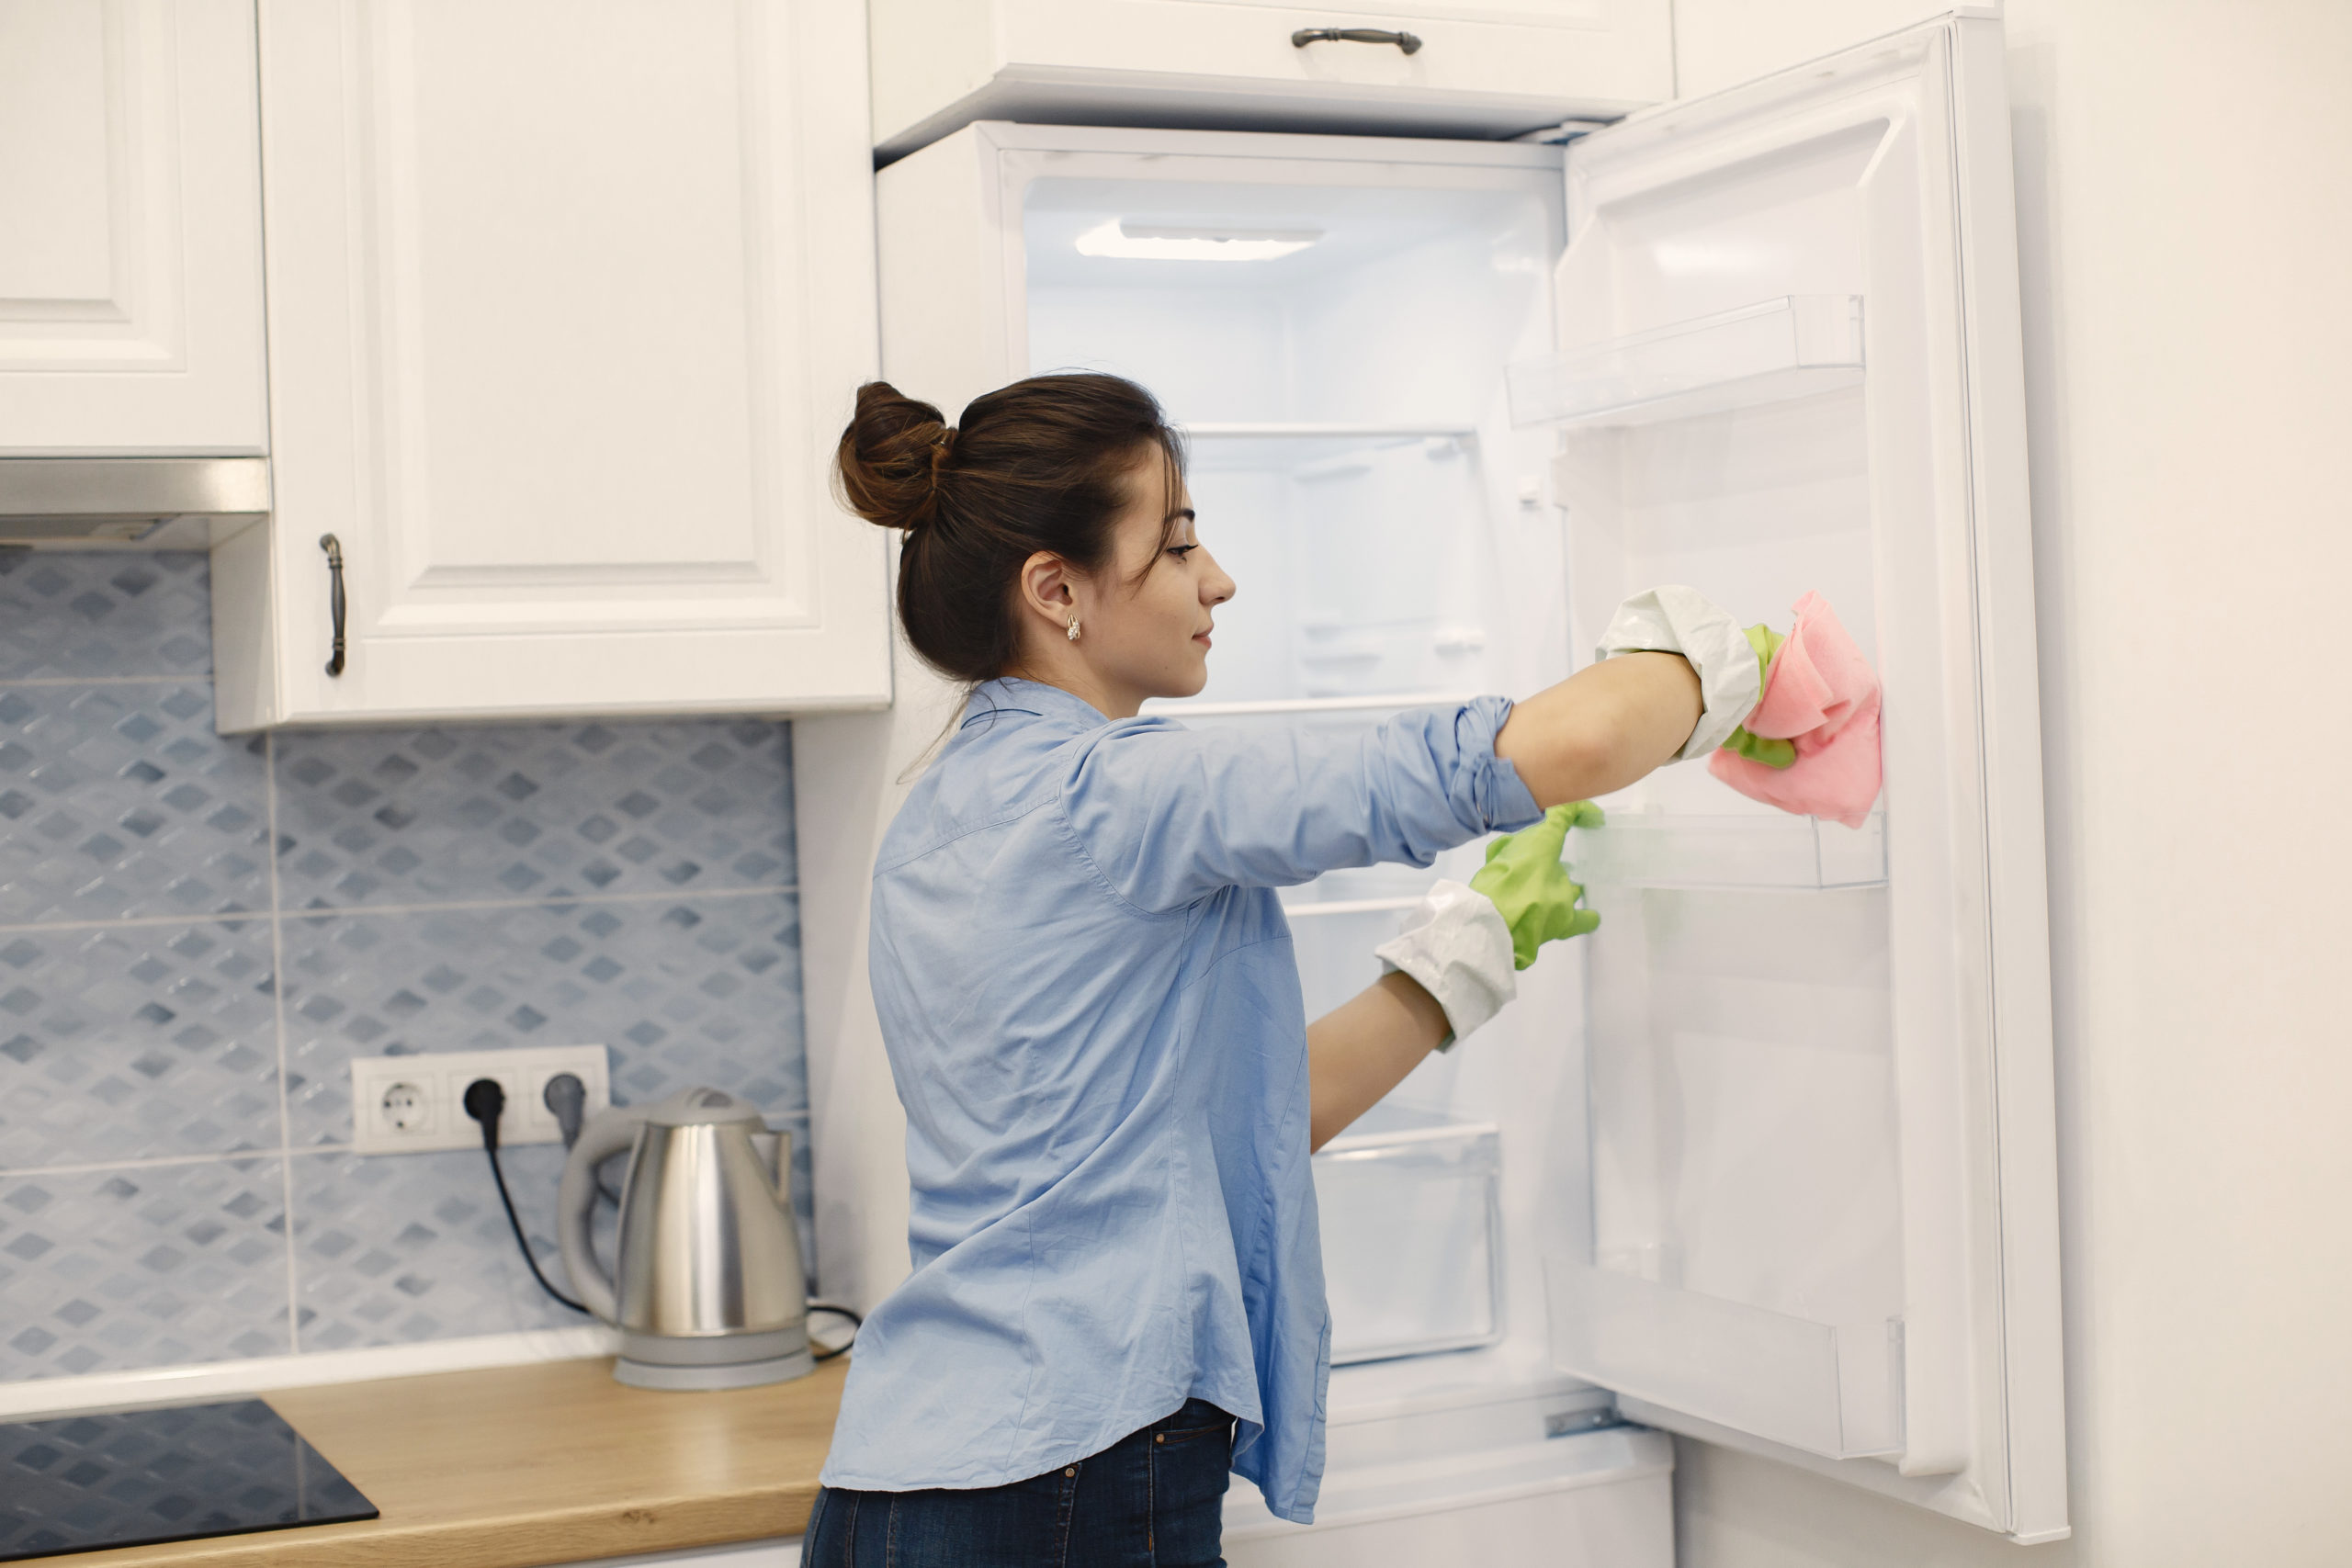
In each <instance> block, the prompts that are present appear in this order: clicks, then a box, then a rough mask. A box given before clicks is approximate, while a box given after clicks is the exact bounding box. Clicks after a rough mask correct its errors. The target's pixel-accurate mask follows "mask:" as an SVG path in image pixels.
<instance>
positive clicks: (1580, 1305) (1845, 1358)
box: [1544, 1258, 1903, 1459]
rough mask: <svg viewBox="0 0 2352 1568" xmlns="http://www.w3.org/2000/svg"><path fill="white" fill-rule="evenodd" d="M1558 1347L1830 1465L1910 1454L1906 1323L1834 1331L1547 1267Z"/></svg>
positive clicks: (1628, 1386) (1629, 1279)
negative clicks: (1906, 1417) (1907, 1444)
mask: <svg viewBox="0 0 2352 1568" xmlns="http://www.w3.org/2000/svg"><path fill="white" fill-rule="evenodd" d="M1544 1280H1545V1283H1546V1284H1547V1285H1548V1286H1549V1288H1550V1294H1551V1311H1552V1333H1553V1337H1554V1343H1555V1345H1557V1346H1559V1347H1560V1348H1562V1349H1563V1351H1564V1352H1565V1353H1566V1355H1568V1356H1571V1357H1573V1358H1574V1359H1576V1360H1577V1361H1578V1362H1579V1363H1581V1364H1583V1365H1586V1366H1589V1367H1591V1368H1593V1369H1595V1370H1596V1371H1599V1372H1600V1373H1602V1374H1604V1375H1605V1379H1606V1382H1607V1383H1608V1386H1610V1387H1611V1388H1613V1389H1615V1390H1616V1391H1617V1392H1618V1393H1623V1394H1630V1395H1632V1396H1633V1397H1634V1398H1636V1399H1645V1400H1649V1401H1652V1402H1653V1403H1656V1404H1668V1405H1671V1406H1673V1407H1674V1408H1675V1409H1677V1410H1686V1411H1689V1412H1690V1413H1691V1415H1694V1416H1700V1417H1702V1419H1705V1420H1710V1421H1717V1422H1721V1423H1722V1424H1724V1426H1728V1427H1737V1428H1739V1429H1740V1430H1741V1431H1744V1432H1751V1433H1754V1434H1755V1435H1756V1436H1758V1437H1759V1438H1770V1439H1771V1440H1772V1441H1774V1442H1779V1443H1786V1444H1788V1445H1789V1446H1790V1447H1791V1448H1794V1449H1802V1450H1804V1451H1805V1452H1807V1453H1813V1454H1819V1455H1821V1456H1822V1457H1823V1458H1825V1459H1860V1458H1864V1457H1868V1456H1871V1455H1879V1454H1889V1453H1895V1452H1898V1451H1900V1450H1901V1449H1902V1447H1903V1408H1902V1354H1903V1325H1902V1324H1901V1323H1900V1322H1879V1323H1865V1324H1860V1325H1844V1326H1840V1325H1830V1324H1825V1323H1815V1322H1811V1321H1809V1320H1807V1319H1804V1318H1800V1317H1792V1316H1789V1315H1787V1314H1781V1313H1776V1312H1769V1311H1766V1310H1765V1309H1763V1308H1761V1307H1754V1306H1748V1305H1745V1304H1743V1303H1739V1302H1727V1301H1718V1300H1715V1299H1713V1298H1711V1297H1707V1296H1701V1295H1694V1294H1692V1293H1691V1292H1687V1291H1675V1290H1668V1289H1667V1288H1665V1287H1664V1286H1661V1285H1658V1284H1656V1283H1654V1282H1652V1281H1650V1280H1645V1279H1643V1278H1642V1277H1641V1276H1640V1275H1638V1274H1634V1273H1627V1272H1623V1271H1621V1270H1620V1269H1596V1268H1590V1267H1587V1266H1585V1265H1582V1264H1578V1263H1575V1262H1571V1261H1569V1260H1567V1259H1565V1258H1550V1259H1547V1260H1546V1262H1545V1267H1544Z"/></svg>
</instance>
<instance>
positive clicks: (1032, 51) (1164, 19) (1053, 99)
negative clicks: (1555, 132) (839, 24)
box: [873, 0, 1673, 157]
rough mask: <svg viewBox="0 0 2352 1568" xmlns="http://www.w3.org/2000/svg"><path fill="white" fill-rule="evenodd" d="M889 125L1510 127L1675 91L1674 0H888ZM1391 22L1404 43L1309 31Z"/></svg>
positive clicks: (910, 136)
mask: <svg viewBox="0 0 2352 1568" xmlns="http://www.w3.org/2000/svg"><path fill="white" fill-rule="evenodd" d="M873 17H874V22H873V36H874V50H875V120H874V130H875V141H876V145H877V146H878V147H879V148H880V149H881V150H882V151H883V152H885V154H886V155H888V156H893V157H895V156H897V155H899V154H901V153H904V152H912V151H913V150H914V149H915V148H917V147H921V146H923V145H925V144H927V143H928V142H931V141H936V140H937V139H938V138H939V137H941V136H944V135H945V134H947V133H948V132H950V131H952V130H956V129H958V128H959V127H961V126H963V125H965V124H967V123H969V122H970V121H972V120H975V119H981V118H987V119H1013V120H1028V121H1033V122H1036V123H1044V124H1061V125H1071V124H1096V125H1122V126H1196V127H1203V128H1211V129H1224V130H1331V131H1344V132H1356V133H1370V132H1381V131H1386V132H1389V133H1399V134H1408V135H1439V136H1480V137H1502V136H1510V135H1515V134H1517V133H1519V132H1521V131H1525V130H1534V129H1537V128H1540V127H1542V126H1544V125H1548V124H1552V123H1555V122H1556V121H1558V120H1561V119H1564V118H1577V117H1594V118H1614V117H1616V116H1618V115H1622V114H1623V113H1625V112H1626V111H1627V110H1629V109H1632V108H1634V107H1639V106H1641V105H1644V104H1648V103H1654V102H1657V101H1658V100H1660V99H1663V98H1666V97H1668V96H1670V94H1671V92H1672V86H1673V62H1672V39H1671V29H1670V27H1669V18H1668V6H1667V5H1666V3H1665V0H1374V3H1372V4H1369V5H1365V6H1355V7H1352V8H1351V9H1348V10H1345V11H1334V10H1331V9H1329V8H1323V7H1307V6H1297V5H1294V4H1286V3H1284V0H1238V3H1235V0H993V4H991V5H989V6H986V7H985V8H983V7H981V6H975V5H972V4H969V3H968V0H876V4H875V6H873ZM1335 27H1336V28H1378V29H1383V30H1386V31H1392V32H1401V33H1408V34H1410V35H1412V40H1413V48H1412V50H1411V51H1410V52H1409V53H1408V52H1407V51H1406V50H1405V49H1403V48H1401V47H1399V46H1398V45H1397V44H1395V43H1366V42H1360V41H1348V40H1322V41H1315V42H1310V43H1307V44H1306V46H1305V47H1300V46H1298V45H1296V44H1295V43H1294V42H1293V41H1292V37H1293V35H1294V34H1295V33H1297V32H1299V31H1300V30H1302V29H1319V28H1335Z"/></svg>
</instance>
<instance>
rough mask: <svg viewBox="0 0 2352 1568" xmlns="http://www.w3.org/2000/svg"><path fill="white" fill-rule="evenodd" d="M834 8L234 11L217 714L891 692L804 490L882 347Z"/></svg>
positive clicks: (820, 495) (500, 6)
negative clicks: (262, 391) (237, 481)
mask: <svg viewBox="0 0 2352 1568" xmlns="http://www.w3.org/2000/svg"><path fill="white" fill-rule="evenodd" d="M858 24H859V15H858V11H857V8H856V7H854V6H808V5H797V4H792V3H789V0H693V3H691V4H689V3H684V0H681V3H676V4H668V5H662V6H590V7H584V8H583V7H581V6H573V5H570V4H566V3H563V0H337V3H333V4H330V3H325V0H270V3H268V4H266V5H265V6H264V7H263V9H262V17H261V45H262V50H261V85H262V111H263V130H264V137H265V144H266V152H267V158H266V171H267V196H268V203H267V213H268V219H267V223H268V240H269V245H268V256H269V317H270V343H271V381H272V418H273V431H274V436H275V439H274V442H273V447H274V462H275V470H276V472H275V479H276V487H277V513H276V517H275V519H274V536H273V538H272V539H271V541H270V548H271V550H272V551H273V552H274V559H273V560H272V561H270V562H269V563H267V564H268V566H270V567H271V568H272V569H274V573H273V574H272V575H270V576H269V577H268V578H267V580H266V583H265V578H264V574H263V571H262V565H263V563H261V562H259V561H258V560H257V559H255V558H254V557H255V556H257V554H258V550H259V547H258V546H257V545H256V546H254V547H250V548H248V549H246V550H245V551H243V553H240V551H239V548H238V547H237V545H236V543H235V541H232V542H231V544H230V545H229V546H227V547H223V550H222V552H221V553H220V556H219V557H218V558H217V559H216V581H217V582H219V581H225V582H226V584H227V587H226V590H225V591H217V592H216V620H218V621H220V622H222V623H223V625H222V626H221V632H220V635H221V637H222V638H223V639H224V642H225V643H226V644H228V645H229V646H228V647H227V649H226V660H225V662H224V667H223V674H222V693H223V723H224V726H226V727H230V728H243V727H245V726H249V725H254V724H265V723H271V722H288V721H294V722H320V721H326V722H333V721H337V720H352V721H357V720H369V719H383V718H401V717H415V718H423V717H467V716H481V717H488V716H530V715H534V714H547V715H556V714H582V713H628V712H639V711H659V712H682V711H684V712H692V711H703V712H725V711H786V710H795V709H804V708H820V707H839V706H873V705H879V704H881V703H883V702H887V701H888V695H889V674H888V648H889V644H888V600H887V591H886V583H885V581H884V555H885V541H884V539H883V537H882V531H881V530H879V529H876V528H874V527H872V526H870V525H866V524H865V523H862V522H859V521H857V520H856V519H854V518H852V517H850V516H848V515H846V514H845V513H842V511H841V510H840V509H839V508H838V507H837V506H836V505H835V503H834V502H833V501H832V499H831V494H830V492H829V488H828V465H829V464H830V462H831V456H832V448H833V445H834V442H835V440H836V439H837V438H838V436H839V434H840V432H841V429H842V425H843V423H845V422H846V420H847V417H848V414H849V410H850V405H851V399H852V394H853V392H854V389H855V388H856V386H857V385H858V383H859V382H861V381H863V380H865V379H866V378H869V377H870V376H871V375H872V374H873V367H874V359H875V354H876V338H875V328H874V310H875V305H874V276H873V219H872V186H873V179H872V172H871V170H872V165H871V162H870V156H869V152H868V149H867V147H866V146H865V139H864V136H863V134H862V130H863V124H864V116H865V81H864V73H863V70H862V57H863V48H864V38H863V33H862V31H861V28H860V27H859V25H858ZM326 535H333V536H335V539H336V541H337V543H338V545H339V547H340V554H341V558H342V561H343V571H342V592H343V603H344V607H345V614H344V624H345V659H344V662H343V668H342V671H341V672H340V673H339V674H334V675H330V674H329V673H328V672H327V670H326V666H327V664H328V662H329V660H330V654H331V637H332V628H333V616H332V613H331V612H332V608H333V604H334V596H335V584H334V581H332V576H331V569H330V563H329V560H328V558H327V555H326V552H325V551H324V549H323V548H322V544H321V539H322V536H326ZM263 624H266V626H269V627H270V628H271V629H272V630H274V632H275V634H276V635H275V638H274V646H271V647H267V648H264V647H261V646H258V645H252V646H249V645H248V644H247V643H246V642H245V641H244V640H243V639H244V638H245V637H247V636H248V633H249V629H250V628H251V627H253V626H256V625H263Z"/></svg>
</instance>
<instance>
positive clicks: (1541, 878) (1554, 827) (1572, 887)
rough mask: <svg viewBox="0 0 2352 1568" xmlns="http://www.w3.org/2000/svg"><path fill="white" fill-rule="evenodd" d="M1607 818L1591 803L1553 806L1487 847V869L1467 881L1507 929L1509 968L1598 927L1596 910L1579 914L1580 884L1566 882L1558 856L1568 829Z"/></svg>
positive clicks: (1565, 870) (1523, 965)
mask: <svg viewBox="0 0 2352 1568" xmlns="http://www.w3.org/2000/svg"><path fill="white" fill-rule="evenodd" d="M1603 820H1605V818H1603V817H1602V815H1601V810H1600V807H1598V806H1595V805H1594V804H1593V803H1592V802H1590V801H1589V800H1577V801H1571V802H1570V803H1568V804H1567V805H1566V806H1555V807H1552V809H1551V810H1549V811H1546V812H1545V813H1544V820H1542V821H1541V822H1538V823H1536V824H1534V825H1533V826H1532V827H1529V828H1522V829H1520V830H1519V831H1518V832H1516V833H1512V834H1510V835H1509V836H1508V837H1505V838H1500V839H1497V840H1495V841H1494V842H1493V843H1491V844H1488V845H1487V863H1486V864H1485V865H1483V866H1481V867H1479V868H1478V874H1476V876H1473V877H1472V878H1471V879H1470V886H1471V889H1472V891H1474V892H1477V893H1483V894H1485V895H1486V896H1487V900H1488V901H1489V902H1490V903H1492V904H1493V905H1494V907H1495V908H1496V910H1497V911H1498V913H1500V914H1501V916H1502V918H1503V924H1505V925H1507V926H1509V927H1510V950H1511V960H1512V966H1513V967H1515V968H1520V969H1524V968H1526V967H1527V966H1528V965H1529V964H1532V963H1534V962H1535V950H1536V949H1537V948H1539V947H1542V946H1543V945H1544V943H1545V942H1554V941H1557V940H1558V939H1559V938H1561V937H1566V936H1582V935H1584V933H1585V932H1587V931H1590V930H1592V929H1593V928H1594V927H1595V926H1598V925H1599V924H1600V912H1599V911H1598V910H1594V909H1580V908H1577V899H1579V898H1582V897H1584V886H1583V885H1582V884H1581V883H1577V882H1575V881H1572V880H1570V878H1569V876H1568V868H1567V867H1566V865H1564V864H1563V863H1561V860H1560V852H1561V851H1562V850H1563V849H1565V848H1566V845H1567V841H1568V829H1571V828H1598V827H1600V825H1601V823H1602V821H1603Z"/></svg>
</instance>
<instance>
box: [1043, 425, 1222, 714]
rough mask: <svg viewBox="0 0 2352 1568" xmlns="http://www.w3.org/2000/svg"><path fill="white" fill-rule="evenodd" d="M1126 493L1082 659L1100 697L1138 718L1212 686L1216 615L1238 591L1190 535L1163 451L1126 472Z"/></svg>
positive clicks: (1089, 606)
mask: <svg viewBox="0 0 2352 1568" xmlns="http://www.w3.org/2000/svg"><path fill="white" fill-rule="evenodd" d="M1171 482H1172V483H1173V484H1174V486H1175V494H1173V495H1170V493H1169V486H1170V483H1171ZM1127 491H1128V502H1127V504H1126V506H1125V508H1123V509H1122V510H1121V511H1120V513H1119V515H1118V518H1117V519H1116V521H1115V522H1114V525H1113V536H1114V553H1113V556H1112V560H1111V564H1110V567H1109V569H1108V570H1105V571H1103V572H1102V573H1100V574H1099V577H1098V579H1097V580H1096V581H1090V582H1089V583H1088V584H1087V585H1086V591H1085V592H1082V593H1081V594H1080V616H1081V619H1080V625H1079V640H1078V642H1077V644H1076V651H1077V652H1078V653H1079V655H1080V658H1081V659H1082V660H1083V661H1084V662H1085V664H1086V666H1087V668H1088V670H1089V671H1091V673H1092V674H1093V676H1094V677H1095V680H1096V681H1097V682H1099V683H1100V685H1101V687H1102V688H1103V695H1104V696H1105V697H1108V698H1109V699H1111V701H1112V702H1113V703H1114V704H1115V705H1118V710H1122V711H1124V712H1125V713H1126V714H1132V713H1134V712H1135V711H1136V709H1135V705H1136V704H1137V703H1140V702H1142V701H1143V699H1144V698H1146V697H1189V696H1193V695H1195V694H1198V693H1199V691H1200V689H1201V688H1202V687H1203V686H1204V685H1205V684H1207V682H1208V678H1209V631H1210V627H1211V622H1210V615H1211V612H1212V611H1214V610H1215V609H1216V606H1217V605H1219V604H1224V603H1225V602H1226V601H1227V599H1230V598H1232V597H1233V592H1234V584H1233V579H1231V578H1230V577H1227V575H1226V574H1225V572H1224V570H1222V569H1220V568H1219V567H1218V566H1217V564H1216V557H1214V556H1212V555H1210V554H1209V552H1208V550H1207V548H1206V547H1204V546H1203V545H1202V544H1201V542H1200V539H1199V537H1198V536H1196V535H1195V534H1194V532H1193V498H1192V496H1191V495H1190V494H1188V493H1187V492H1186V491H1185V489H1184V482H1183V479H1182V476H1181V475H1178V474H1176V473H1175V472H1174V471H1173V468H1172V465H1170V464H1169V463H1167V462H1164V461H1162V460H1161V457H1160V454H1159V450H1158V449H1157V448H1154V449H1153V450H1152V451H1151V453H1150V455H1149V457H1148V458H1147V459H1146V460H1145V461H1143V462H1141V463H1139V464H1137V465H1136V468H1133V469H1132V470H1130V472H1129V475H1128V481H1127ZM1171 515H1172V516H1173V518H1174V527H1173V528H1172V529H1171V528H1170V526H1169V522H1170V517H1171ZM1105 711H1106V712H1107V711H1114V710H1110V709H1106V710H1105Z"/></svg>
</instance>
